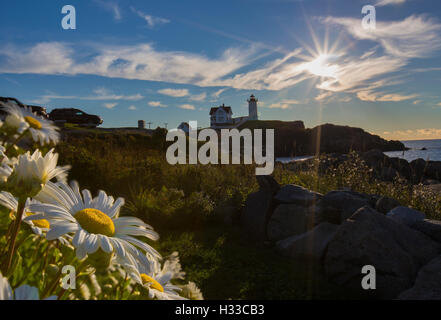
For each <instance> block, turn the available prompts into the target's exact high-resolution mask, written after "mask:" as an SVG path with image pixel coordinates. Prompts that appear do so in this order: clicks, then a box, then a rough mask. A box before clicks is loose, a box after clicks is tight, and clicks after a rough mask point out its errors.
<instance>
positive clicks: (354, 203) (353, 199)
mask: <svg viewBox="0 0 441 320" xmlns="http://www.w3.org/2000/svg"><path fill="white" fill-rule="evenodd" d="M323 201H324V202H325V203H326V204H328V205H330V206H332V207H334V208H336V209H337V210H339V211H340V213H341V217H340V220H341V221H344V220H346V219H347V218H349V217H350V216H352V215H353V214H354V212H355V211H357V210H358V209H359V208H361V207H364V206H369V205H370V199H368V198H367V197H366V196H365V195H363V194H361V193H358V192H354V191H345V190H339V191H331V192H328V193H327V194H325V195H324V196H323Z"/></svg>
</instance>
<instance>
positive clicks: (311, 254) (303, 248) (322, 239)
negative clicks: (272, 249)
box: [277, 222, 338, 262]
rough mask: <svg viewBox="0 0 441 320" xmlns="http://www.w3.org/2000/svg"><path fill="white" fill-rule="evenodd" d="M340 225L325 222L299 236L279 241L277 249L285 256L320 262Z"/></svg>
mask: <svg viewBox="0 0 441 320" xmlns="http://www.w3.org/2000/svg"><path fill="white" fill-rule="evenodd" d="M337 229H338V225H335V224H331V223H327V222H323V223H321V224H319V225H318V226H316V227H315V228H314V229H312V230H310V231H308V232H306V233H303V234H301V235H298V236H293V237H290V238H287V239H285V240H281V241H279V242H277V250H278V251H279V252H280V253H281V254H283V255H284V256H287V257H290V258H294V259H306V260H311V261H314V262H320V261H321V260H322V258H323V255H324V253H325V251H326V248H327V246H328V243H329V242H330V241H331V239H332V237H333V236H334V235H335V233H336V232H337Z"/></svg>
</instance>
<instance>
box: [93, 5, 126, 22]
mask: <svg viewBox="0 0 441 320" xmlns="http://www.w3.org/2000/svg"><path fill="white" fill-rule="evenodd" d="M94 2H95V3H97V4H98V5H99V6H100V7H101V8H103V9H105V10H107V11H110V12H111V13H112V14H113V18H114V19H115V20H121V19H122V15H121V9H120V7H119V4H118V2H116V1H107V0H106V1H104V0H94Z"/></svg>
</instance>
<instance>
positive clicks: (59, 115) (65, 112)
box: [49, 108, 103, 127]
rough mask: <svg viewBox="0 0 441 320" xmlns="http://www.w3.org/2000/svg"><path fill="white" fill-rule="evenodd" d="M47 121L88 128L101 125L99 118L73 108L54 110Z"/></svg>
mask: <svg viewBox="0 0 441 320" xmlns="http://www.w3.org/2000/svg"><path fill="white" fill-rule="evenodd" d="M49 119H50V120H52V121H54V122H58V123H63V122H64V123H74V124H79V125H83V126H88V127H97V126H99V125H100V124H102V123H103V119H101V118H100V117H99V116H97V115H94V114H88V113H86V112H84V111H81V110H80V109H74V108H67V109H54V110H52V111H51V112H50V113H49Z"/></svg>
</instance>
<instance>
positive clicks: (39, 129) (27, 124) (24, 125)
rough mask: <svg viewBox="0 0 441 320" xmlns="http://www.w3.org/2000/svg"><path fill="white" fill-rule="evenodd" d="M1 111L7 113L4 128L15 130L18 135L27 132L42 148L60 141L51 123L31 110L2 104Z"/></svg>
mask: <svg viewBox="0 0 441 320" xmlns="http://www.w3.org/2000/svg"><path fill="white" fill-rule="evenodd" d="M2 109H3V110H4V111H6V112H7V113H8V115H7V116H6V119H5V124H6V126H7V127H9V128H13V129H15V130H17V132H18V133H19V134H22V133H23V132H24V131H25V130H29V132H30V133H31V135H32V139H33V140H34V141H35V142H39V143H40V145H42V146H43V145H45V144H50V143H51V142H53V143H55V144H56V143H58V141H59V140H60V135H59V133H58V128H57V127H56V126H55V125H54V124H53V122H52V121H49V120H47V119H45V118H43V117H40V116H38V115H36V114H35V113H33V112H32V109H31V108H29V107H26V106H25V107H23V108H22V107H19V106H17V105H15V104H12V103H8V104H3V106H2Z"/></svg>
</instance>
